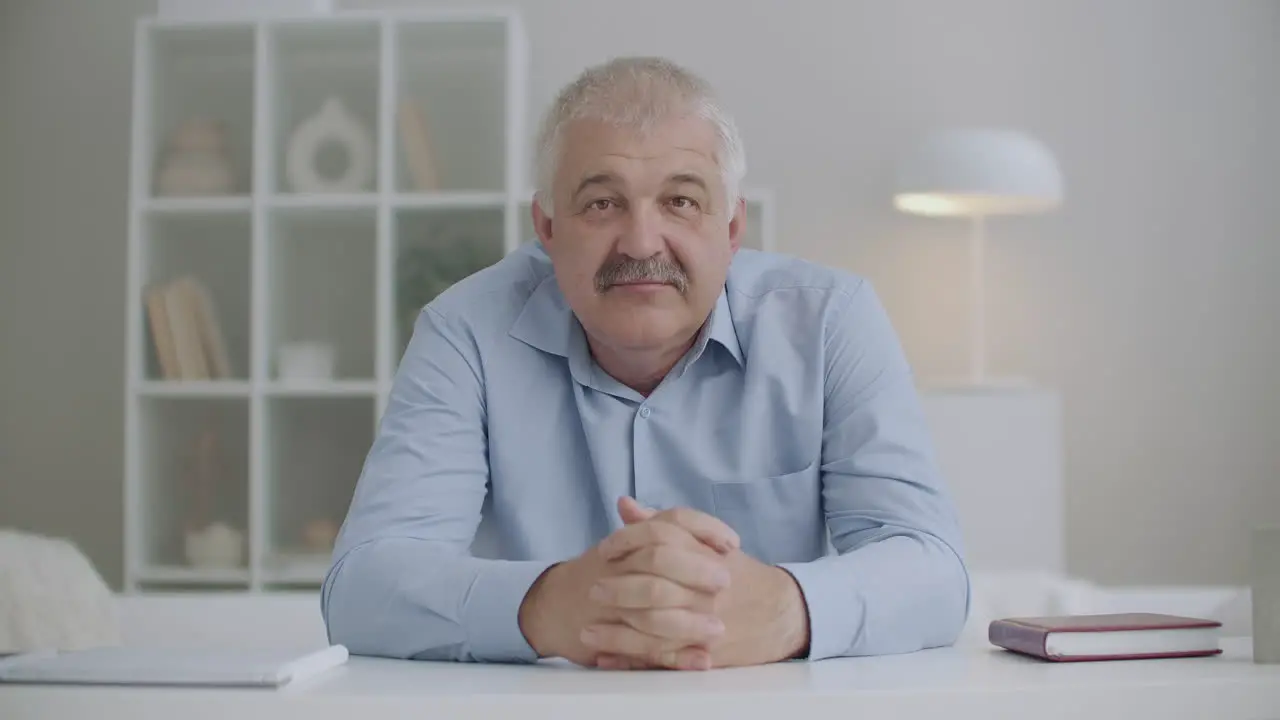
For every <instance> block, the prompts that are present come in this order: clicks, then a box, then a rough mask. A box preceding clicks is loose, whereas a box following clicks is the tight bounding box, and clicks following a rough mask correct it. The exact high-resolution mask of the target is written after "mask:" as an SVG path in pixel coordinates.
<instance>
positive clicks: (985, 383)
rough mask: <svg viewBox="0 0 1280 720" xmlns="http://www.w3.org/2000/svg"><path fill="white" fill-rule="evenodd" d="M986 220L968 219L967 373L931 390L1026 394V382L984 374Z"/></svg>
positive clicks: (985, 348) (980, 217)
mask: <svg viewBox="0 0 1280 720" xmlns="http://www.w3.org/2000/svg"><path fill="white" fill-rule="evenodd" d="M986 230H987V226H986V217H985V216H983V215H972V216H970V225H969V370H968V372H967V373H965V374H964V375H963V376H960V377H956V378H951V379H941V380H938V381H935V382H932V383H929V385H930V386H931V387H933V388H934V389H941V390H951V391H955V390H959V391H966V392H969V391H971V392H999V391H1009V390H1026V389H1029V388H1031V387H1033V383H1032V382H1031V381H1030V380H1029V379H1027V378H1021V377H992V376H991V375H989V374H988V373H987V252H986V251H987V238H986Z"/></svg>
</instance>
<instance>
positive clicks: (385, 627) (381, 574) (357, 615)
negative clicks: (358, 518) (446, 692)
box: [321, 537, 551, 662]
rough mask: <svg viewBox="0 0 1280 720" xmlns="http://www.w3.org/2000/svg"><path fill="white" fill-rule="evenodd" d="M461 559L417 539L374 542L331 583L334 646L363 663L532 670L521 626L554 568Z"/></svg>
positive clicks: (328, 617)
mask: <svg viewBox="0 0 1280 720" xmlns="http://www.w3.org/2000/svg"><path fill="white" fill-rule="evenodd" d="M550 565H551V563H550V562H541V561H526V562H514V561H502V560H488V559H482V558H474V557H471V556H469V555H465V554H462V555H460V554H458V553H456V552H454V551H452V550H450V549H448V548H445V547H443V546H441V545H439V544H437V543H433V542H430V541H426V540H419V539H415V538H401V537H391V538H382V539H377V540H372V541H370V542H367V543H364V544H361V545H358V546H356V547H355V548H353V549H352V550H350V551H349V552H347V553H346V554H345V555H344V556H343V557H342V558H340V560H339V561H338V562H337V563H335V565H334V567H333V569H332V570H331V571H330V573H329V576H328V577H326V578H325V583H324V587H323V588H322V592H321V598H322V600H321V610H322V612H323V615H324V619H325V622H326V624H327V626H328V629H329V639H330V642H333V643H341V644H343V645H345V646H347V648H348V649H349V650H350V651H351V652H352V653H356V654H361V655H380V656H387V657H396V658H414V659H422V660H458V661H480V662H532V661H534V660H536V659H537V654H536V653H535V652H534V650H533V648H532V647H531V646H530V645H529V643H528V641H527V640H526V639H525V637H524V635H523V634H522V633H521V630H520V626H519V609H520V603H521V602H522V601H523V599H524V596H525V594H526V593H527V592H528V590H529V587H530V586H531V585H532V584H533V582H534V581H535V580H536V579H537V578H538V576H540V575H541V574H542V573H543V571H544V570H546V569H547V567H548V566H550Z"/></svg>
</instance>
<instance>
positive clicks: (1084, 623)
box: [987, 613, 1222, 662]
mask: <svg viewBox="0 0 1280 720" xmlns="http://www.w3.org/2000/svg"><path fill="white" fill-rule="evenodd" d="M1221 627H1222V623H1220V622H1218V621H1216V620H1208V619H1204V618H1192V617H1180V616H1177V615H1165V614H1160V613H1111V614H1099V615H1059V616H1049V617H1019V618H1002V619H999V620H994V621H992V622H991V624H990V626H989V627H988V631H987V636H988V639H989V640H990V641H991V643H992V644H993V645H996V646H998V647H1002V648H1004V649H1006V650H1010V651H1012V652H1016V653H1019V654H1022V655H1029V656H1032V657H1036V658H1040V659H1042V660H1052V661H1057V662H1067V661H1084V660H1138V659H1144V658H1175V657H1197V656H1204V655H1217V654H1219V653H1221V652H1222V650H1221V647H1220V643H1219V633H1220V629H1221Z"/></svg>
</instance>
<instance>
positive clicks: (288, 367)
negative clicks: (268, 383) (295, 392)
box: [276, 342, 337, 382]
mask: <svg viewBox="0 0 1280 720" xmlns="http://www.w3.org/2000/svg"><path fill="white" fill-rule="evenodd" d="M336 360H337V350H336V349H335V348H334V346H333V345H331V344H329V343H322V342H292V343H285V344H284V345H281V346H280V349H279V351H278V355H277V358H276V369H277V372H278V373H279V376H280V379H281V380H282V381H285V382H317V381H328V380H332V379H333V375H334V366H335V365H336V364H337V363H336Z"/></svg>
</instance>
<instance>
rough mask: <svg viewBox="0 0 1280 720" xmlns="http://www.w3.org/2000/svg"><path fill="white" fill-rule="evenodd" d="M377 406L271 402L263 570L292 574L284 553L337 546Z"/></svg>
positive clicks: (369, 401) (320, 400)
mask: <svg viewBox="0 0 1280 720" xmlns="http://www.w3.org/2000/svg"><path fill="white" fill-rule="evenodd" d="M375 406H376V399H375V398H373V397H306V398H298V397H271V398H270V399H269V400H268V405H267V418H268V419H267V427H266V442H265V445H264V448H265V452H266V453H267V477H268V478H270V481H269V482H268V484H267V492H266V509H267V512H266V516H265V517H266V519H267V523H268V526H269V530H268V532H267V539H268V546H267V548H266V550H265V558H264V560H266V561H270V562H265V563H264V568H263V569H264V571H266V572H268V573H270V572H272V570H273V569H274V570H275V571H277V572H283V573H285V574H286V575H287V574H290V573H289V571H288V569H287V568H284V569H282V568H281V567H280V565H279V563H278V562H277V561H278V559H279V558H281V557H286V558H288V557H294V558H296V557H306V558H313V559H314V558H315V557H317V556H323V555H325V554H326V553H329V552H331V551H332V549H333V546H332V540H333V537H334V535H335V534H336V532H337V529H338V528H339V527H340V526H341V524H342V521H343V520H344V519H345V518H346V514H347V508H348V507H349V505H350V504H351V497H352V494H353V493H354V492H355V487H356V483H357V481H358V480H359V478H360V471H361V469H362V467H363V466H364V461H365V457H366V455H367V454H368V452H369V448H370V446H371V445H372V443H373V437H374V431H375V427H376V424H375V423H376V419H375V417H376V416H375V413H376V407H375ZM312 565H314V563H312ZM281 581H287V580H281Z"/></svg>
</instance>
